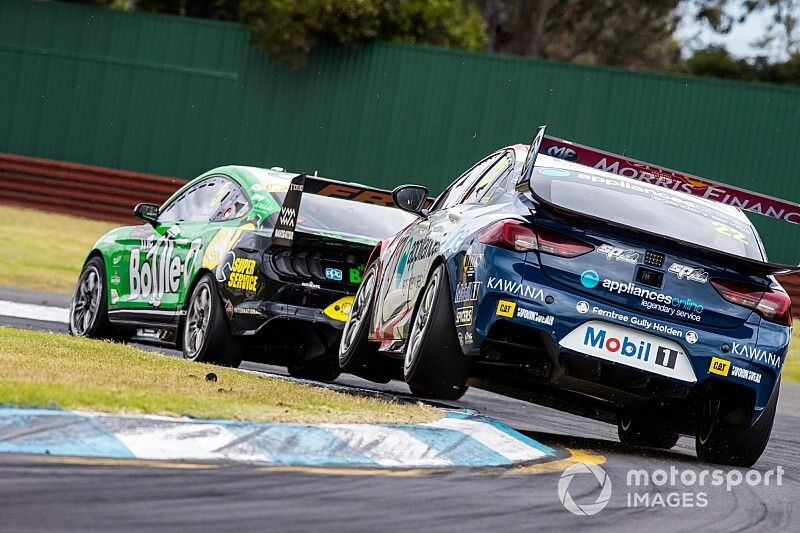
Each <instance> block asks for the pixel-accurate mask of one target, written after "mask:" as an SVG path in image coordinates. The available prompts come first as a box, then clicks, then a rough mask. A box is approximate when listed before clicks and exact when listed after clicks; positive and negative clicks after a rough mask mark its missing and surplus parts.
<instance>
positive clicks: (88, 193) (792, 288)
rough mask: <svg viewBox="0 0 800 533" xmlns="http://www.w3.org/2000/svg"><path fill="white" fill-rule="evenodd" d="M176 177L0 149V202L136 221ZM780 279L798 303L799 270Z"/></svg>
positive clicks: (179, 182) (170, 190) (175, 182)
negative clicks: (137, 210) (139, 209)
mask: <svg viewBox="0 0 800 533" xmlns="http://www.w3.org/2000/svg"><path fill="white" fill-rule="evenodd" d="M183 183H184V180H182V179H179V178H171V177H168V176H157V175H154V174H144V173H141V172H129V171H125V170H117V169H113V168H105V167H96V166H91V165H82V164H78V163H69V162H64V161H56V160H53V159H41V158H38V157H27V156H20V155H14V154H4V153H0V202H3V203H8V204H14V205H18V206H22V207H29V208H33V209H43V210H47V211H54V212H58V213H65V214H68V215H76V216H81V217H85V218H94V219H98V220H108V221H112V222H121V223H126V224H130V223H135V221H136V219H134V218H133V215H132V212H133V207H134V206H135V205H136V204H137V203H139V202H152V203H156V204H160V203H162V202H163V201H164V200H165V199H166V198H167V197H168V196H169V195H171V194H172V193H173V192H174V191H175V190H176V189H177V188H178V187H180V186H181V185H182V184H183ZM779 281H780V282H781V284H782V285H783V286H784V288H785V289H786V290H787V291H788V292H789V294H790V295H791V296H792V303H793V305H794V308H795V309H796V310H797V309H800V273H798V274H791V275H789V276H781V277H780V278H779Z"/></svg>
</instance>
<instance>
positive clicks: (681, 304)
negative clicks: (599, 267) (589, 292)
mask: <svg viewBox="0 0 800 533" xmlns="http://www.w3.org/2000/svg"><path fill="white" fill-rule="evenodd" d="M581 285H583V286H584V287H586V288H587V289H594V288H595V287H597V286H598V285H600V286H602V288H604V289H606V290H607V291H608V292H614V293H617V294H628V295H630V296H634V297H636V298H641V299H642V302H641V305H642V307H644V308H646V309H650V310H656V311H660V312H662V313H666V314H668V315H670V316H673V315H674V316H679V317H681V318H689V319H692V320H694V321H696V322H699V321H700V315H701V314H702V313H703V309H704V308H703V305H702V304H699V303H697V302H695V301H694V300H692V299H691V298H679V297H677V296H673V295H671V294H664V293H663V292H659V291H656V290H652V289H646V288H644V287H640V286H638V285H636V284H635V283H624V282H621V281H614V280H611V279H604V280H602V285H601V281H600V275H599V274H598V273H597V272H596V271H594V270H584V271H583V273H582V274H581Z"/></svg>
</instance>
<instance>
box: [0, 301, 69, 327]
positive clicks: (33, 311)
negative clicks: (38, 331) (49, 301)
mask: <svg viewBox="0 0 800 533" xmlns="http://www.w3.org/2000/svg"><path fill="white" fill-rule="evenodd" d="M0 315H2V316H12V317H15V318H27V319H29V320H43V321H45V322H61V323H63V324H66V323H67V322H69V309H66V308H64V307H50V306H47V305H34V304H20V303H17V302H9V301H6V300H0Z"/></svg>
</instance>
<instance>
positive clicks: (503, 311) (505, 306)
mask: <svg viewBox="0 0 800 533" xmlns="http://www.w3.org/2000/svg"><path fill="white" fill-rule="evenodd" d="M516 307H517V303H516V302H508V301H506V300H500V301H498V302H497V316H505V317H508V318H511V317H513V316H514V309H516Z"/></svg>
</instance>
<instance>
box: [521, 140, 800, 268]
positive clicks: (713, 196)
mask: <svg viewBox="0 0 800 533" xmlns="http://www.w3.org/2000/svg"><path fill="white" fill-rule="evenodd" d="M545 129H546V126H539V127H538V128H537V130H536V135H535V136H534V138H533V140H532V141H531V145H530V148H529V150H528V155H527V158H526V160H525V165H524V166H523V169H522V173H521V175H520V177H519V181H518V182H517V190H519V191H521V192H526V191H530V178H531V175H532V173H533V169H534V167H535V165H536V157H537V156H538V154H539V153H544V154H546V155H549V156H551V157H556V158H559V159H564V160H565V161H570V162H574V163H577V164H580V165H584V166H587V167H591V168H594V169H596V170H601V171H604V172H610V173H612V174H616V175H618V176H624V177H627V178H632V179H635V180H639V181H642V182H645V183H650V184H652V185H656V186H659V187H664V188H667V189H671V190H673V191H679V192H682V193H686V194H691V195H693V196H698V197H700V198H705V199H707V200H711V201H714V202H718V203H722V204H725V205H730V206H734V207H738V208H740V209H743V210H745V211H749V212H751V213H756V214H758V215H762V216H766V217H769V218H774V219H777V220H783V221H785V222H790V223H792V224H800V204H798V203H796V202H790V201H788V200H782V199H780V198H774V197H772V196H767V195H765V194H760V193H757V192H753V191H748V190H747V189H742V188H739V187H734V186H732V185H726V184H724V183H719V182H716V181H712V180H708V179H705V178H700V177H697V176H694V175H692V174H687V173H684V172H680V171H677V170H672V169H668V168H664V167H659V166H657V165H654V164H652V163H646V162H644V161H639V160H638V159H633V158H630V157H627V156H623V155H618V154H613V153H611V152H605V151H603V150H600V149H598V148H592V147H591V146H585V145H582V144H578V143H573V142H570V141H565V140H563V139H559V138H557V137H550V136H549V135H545ZM531 192H532V193H533V194H534V196H536V193H535V191H531ZM683 244H687V243H683ZM692 246H693V247H696V246H694V245H692ZM701 251H705V252H707V253H719V254H722V253H721V252H718V251H716V250H711V249H702V250H701ZM722 255H725V256H727V258H728V259H729V260H731V261H733V262H736V263H742V264H743V265H745V266H746V267H748V268H750V269H751V270H753V271H756V272H759V273H762V274H786V273H790V272H797V271H800V265H798V266H794V265H782V264H778V263H768V262H760V261H755V260H752V259H747V258H741V257H736V256H732V255H729V254H722Z"/></svg>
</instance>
